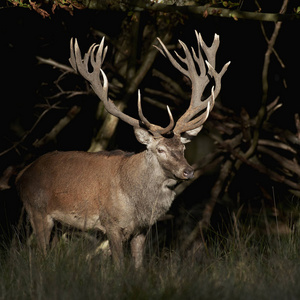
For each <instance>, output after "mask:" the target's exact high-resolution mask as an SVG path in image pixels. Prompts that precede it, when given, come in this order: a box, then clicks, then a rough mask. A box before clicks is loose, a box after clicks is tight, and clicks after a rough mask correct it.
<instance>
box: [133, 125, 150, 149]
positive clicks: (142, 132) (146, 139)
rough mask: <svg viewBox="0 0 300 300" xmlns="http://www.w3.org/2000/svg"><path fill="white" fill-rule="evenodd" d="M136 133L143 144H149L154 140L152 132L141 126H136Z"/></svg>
mask: <svg viewBox="0 0 300 300" xmlns="http://www.w3.org/2000/svg"><path fill="white" fill-rule="evenodd" d="M134 134H135V137H136V139H137V140H138V141H139V142H140V143H141V144H143V145H149V144H150V143H152V142H153V140H154V138H153V136H152V134H151V133H150V132H149V131H148V130H146V129H144V128H141V127H134Z"/></svg>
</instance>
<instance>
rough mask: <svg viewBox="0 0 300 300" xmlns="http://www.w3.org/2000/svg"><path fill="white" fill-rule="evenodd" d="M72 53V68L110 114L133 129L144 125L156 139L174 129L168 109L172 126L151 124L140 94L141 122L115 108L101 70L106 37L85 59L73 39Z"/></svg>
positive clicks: (93, 47) (92, 48)
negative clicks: (88, 83)
mask: <svg viewBox="0 0 300 300" xmlns="http://www.w3.org/2000/svg"><path fill="white" fill-rule="evenodd" d="M70 52H71V55H70V56H71V57H70V59H69V61H70V64H71V66H72V67H73V69H74V70H75V71H76V72H78V73H80V74H81V75H82V76H83V77H84V78H85V79H86V80H87V81H89V82H90V84H91V86H92V88H93V90H94V92H95V94H96V95H97V96H98V97H99V98H100V100H101V101H102V102H103V104H104V107H105V108H106V110H107V111H108V112H109V113H110V114H112V115H113V116H115V117H117V118H119V119H121V120H123V121H124V122H126V123H128V124H130V125H131V126H133V127H140V126H141V125H142V124H143V125H144V126H145V127H146V128H148V130H149V131H150V132H151V133H152V134H153V135H154V137H160V136H161V135H163V134H166V133H168V132H169V131H171V130H172V128H173V127H174V120H173V116H172V114H171V111H170V109H169V108H168V107H167V110H168V114H169V117H170V124H169V125H168V126H167V127H165V128H163V127H161V126H158V125H154V124H152V123H150V122H149V121H148V120H147V119H146V118H145V117H144V115H143V112H142V107H141V95H140V92H138V112H139V116H140V118H141V120H137V119H135V118H132V117H130V116H128V115H126V114H124V113H123V112H122V111H120V110H119V109H118V108H117V107H116V106H115V104H114V103H113V101H112V100H111V99H110V98H109V97H108V80H107V77H106V75H105V73H104V71H103V70H102V69H101V67H102V63H103V61H104V59H105V55H106V53H107V46H106V47H104V37H103V38H102V40H101V42H100V44H99V45H98V44H93V45H92V46H91V47H90V48H89V50H88V52H87V53H86V54H85V55H84V58H83V59H82V56H81V51H80V48H79V46H78V42H77V39H75V42H74V41H73V39H71V41H70ZM89 62H90V64H91V66H92V68H93V71H92V72H89V71H88V64H89ZM100 73H101V76H102V79H103V84H102V83H101V80H100Z"/></svg>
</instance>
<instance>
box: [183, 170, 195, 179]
mask: <svg viewBox="0 0 300 300" xmlns="http://www.w3.org/2000/svg"><path fill="white" fill-rule="evenodd" d="M183 177H184V178H185V179H191V178H193V177H194V170H193V169H192V168H186V169H185V170H184V171H183Z"/></svg>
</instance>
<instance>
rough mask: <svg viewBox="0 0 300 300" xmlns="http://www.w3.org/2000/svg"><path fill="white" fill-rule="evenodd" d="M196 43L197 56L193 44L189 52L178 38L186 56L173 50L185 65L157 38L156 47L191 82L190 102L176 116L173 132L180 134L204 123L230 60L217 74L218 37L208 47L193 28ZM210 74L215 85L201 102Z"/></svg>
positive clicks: (200, 126)
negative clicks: (177, 117) (177, 118)
mask: <svg viewBox="0 0 300 300" xmlns="http://www.w3.org/2000/svg"><path fill="white" fill-rule="evenodd" d="M195 34H196V38H197V45H198V55H197V54H196V52H195V50H194V49H193V47H192V53H191V52H190V51H189V49H188V47H187V46H186V44H185V43H184V42H182V41H180V40H179V43H180V45H181V47H182V48H183V51H184V54H185V57H181V56H180V55H179V54H178V53H177V52H176V51H175V55H176V56H177V58H178V59H179V60H180V61H181V63H182V64H184V65H185V66H186V68H184V67H183V66H182V65H181V64H179V63H178V61H177V60H176V59H175V58H174V57H173V56H172V55H171V53H170V52H169V50H168V49H167V47H166V46H165V45H164V43H163V42H162V41H161V40H160V39H159V38H158V41H159V43H160V45H161V46H162V49H160V48H157V47H156V48H157V49H158V50H159V51H160V52H161V53H162V54H163V55H164V56H165V57H167V58H168V59H169V61H170V62H171V64H172V65H173V66H174V67H175V68H176V69H177V70H179V71H180V72H181V73H182V74H184V75H185V76H187V77H188V78H189V79H190V80H191V83H192V95H191V102H190V106H189V108H188V110H187V111H186V112H185V113H184V114H183V115H182V116H181V117H180V118H179V120H178V121H177V123H176V125H175V128H174V130H173V131H174V134H177V135H179V134H181V133H183V132H186V131H189V130H193V129H196V128H200V129H201V128H202V125H203V123H204V122H205V121H206V119H207V117H208V115H209V113H210V111H211V110H212V108H213V106H214V101H215V98H216V97H217V96H218V94H219V92H220V90H221V78H222V76H223V75H224V73H225V72H226V70H227V68H228V66H229V64H230V62H228V63H226V64H225V65H224V66H223V68H222V70H221V72H220V73H218V72H216V70H215V63H216V53H217V50H218V48H219V44H220V39H219V36H218V35H217V34H215V37H214V41H213V43H212V45H211V47H208V46H207V45H206V44H205V43H204V41H203V39H202V36H201V34H200V33H198V32H197V31H195ZM201 50H202V51H203V52H204V54H205V56H206V58H207V60H205V61H204V59H203V56H202V51H201ZM196 66H197V67H198V68H199V71H200V74H198V71H197V68H196ZM210 77H213V78H214V81H215V87H213V88H212V90H211V95H210V96H209V97H208V98H207V99H205V100H204V101H202V96H203V92H204V90H205V88H206V86H207V84H208V83H209V81H210ZM205 109H206V114H202V115H200V116H197V115H198V114H199V113H201V112H202V111H203V110H205Z"/></svg>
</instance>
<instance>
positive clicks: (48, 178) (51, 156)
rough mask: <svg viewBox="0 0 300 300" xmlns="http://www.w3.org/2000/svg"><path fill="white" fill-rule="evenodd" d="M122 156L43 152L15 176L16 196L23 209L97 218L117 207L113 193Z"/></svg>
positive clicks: (123, 156)
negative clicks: (73, 213)
mask: <svg viewBox="0 0 300 300" xmlns="http://www.w3.org/2000/svg"><path fill="white" fill-rule="evenodd" d="M125 157H126V155H125V154H122V153H118V155H114V153H113V154H110V155H109V154H108V153H106V152H104V153H87V152H75V151H74V152H73V151H70V152H51V153H47V154H45V155H43V156H41V157H40V158H39V159H37V160H36V161H34V162H33V163H32V164H31V165H29V166H28V167H27V168H26V169H25V170H24V171H22V172H21V173H20V175H19V176H18V178H17V186H18V189H19V193H20V197H21V199H22V201H23V203H24V204H25V207H26V208H29V209H30V208H33V209H36V210H40V211H44V212H45V213H46V214H53V212H54V213H56V214H64V213H66V214H69V213H70V212H76V213H77V215H78V217H82V218H84V217H88V216H97V215H98V218H99V215H101V214H103V212H104V211H107V210H110V209H112V210H113V208H114V206H116V207H118V206H119V204H118V203H115V202H114V201H118V199H117V198H116V197H115V195H114V193H115V191H116V189H115V185H116V184H118V183H117V181H118V169H119V167H118V166H119V165H120V161H121V160H122V159H125ZM112 198H113V199H112ZM67 223H68V222H67ZM69 223H70V222H69Z"/></svg>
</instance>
